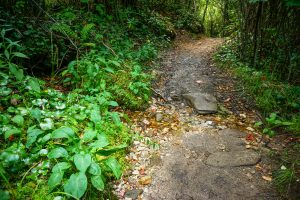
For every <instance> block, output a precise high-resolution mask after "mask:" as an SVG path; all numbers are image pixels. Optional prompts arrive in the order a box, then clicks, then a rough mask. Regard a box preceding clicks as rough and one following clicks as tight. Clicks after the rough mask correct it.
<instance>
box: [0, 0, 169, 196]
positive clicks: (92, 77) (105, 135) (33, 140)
mask: <svg viewBox="0 0 300 200" xmlns="http://www.w3.org/2000/svg"><path fill="white" fill-rule="evenodd" d="M18 2H19V1H18ZM18 6H19V7H18V9H22V8H24V5H23V7H22V5H18ZM145 12H146V11H145ZM19 14H20V13H19ZM4 15H5V16H9V14H8V13H7V12H5V13H4V14H3V13H2V14H1V16H2V17H3V16H4ZM149 15H150V14H149ZM149 15H147V14H144V15H141V13H140V12H139V11H138V10H134V9H131V8H124V9H121V8H120V10H119V12H118V15H116V16H114V15H110V14H108V13H106V11H105V9H104V7H103V5H102V4H97V5H96V9H95V10H94V11H88V10H86V9H83V8H81V9H76V7H68V8H65V9H58V10H55V11H52V12H51V13H50V14H49V13H47V15H45V18H43V19H42V20H45V22H47V23H45V24H43V25H42V26H39V24H37V23H36V22H34V21H29V23H28V24H27V25H26V22H25V20H24V21H22V20H19V21H21V22H20V23H16V21H14V20H15V17H14V16H12V17H9V18H8V19H7V20H6V21H4V22H5V23H4V24H2V25H1V28H2V30H1V42H0V49H1V51H0V64H1V65H0V66H1V72H0V97H1V99H0V103H1V104H0V111H1V113H0V121H1V124H0V149H1V152H0V183H1V184H0V198H1V199H69V198H70V197H72V198H74V199H80V198H84V199H114V198H115V197H114V196H113V194H112V193H111V192H110V190H111V186H110V184H109V183H110V181H112V180H114V179H119V178H120V177H121V176H122V170H124V169H125V168H126V167H127V164H126V161H125V159H124V157H125V154H126V152H127V147H128V146H129V145H130V142H131V138H132V135H133V133H132V132H131V131H130V130H129V128H128V127H127V126H126V125H125V124H124V122H128V121H127V118H126V116H125V115H124V114H123V113H120V112H117V110H122V109H119V107H122V108H123V109H127V108H130V109H143V107H145V106H146V105H147V103H148V100H149V98H150V95H151V93H150V81H151V79H152V76H151V75H150V74H149V73H147V71H148V69H149V68H150V66H151V65H153V63H152V60H153V59H154V58H156V56H157V51H158V48H160V47H162V46H164V45H167V44H168V41H169V40H170V37H173V36H174V33H172V31H173V28H172V24H171V23H170V22H169V19H168V18H165V17H162V16H161V15H159V14H155V13H152V14H151V15H150V16H151V17H150V18H147V17H149ZM49 16H50V17H49ZM23 17H24V16H23ZM24 18H26V16H25V17H24ZM140 25H143V28H142V29H141V28H139V27H140ZM35 27H38V29H37V30H38V32H39V34H38V35H35V33H36V31H35V30H36V29H35ZM18 29H20V30H24V31H27V32H26V33H25V32H24V34H23V35H19V34H18ZM41 30H44V31H41ZM32 38H35V39H34V40H31V39H32ZM36 40H39V41H40V44H38V45H34V44H33V43H32V42H34V41H36ZM39 55H43V58H44V60H45V61H47V62H48V63H46V64H43V62H44V61H43V62H39V63H38V64H37V65H41V66H43V67H44V69H42V70H43V73H45V72H47V71H50V74H51V80H54V82H52V83H51V82H50V83H49V82H45V81H43V80H42V79H41V78H39V77H35V76H31V75H29V74H31V73H33V74H35V75H40V74H43V73H37V72H36V71H35V67H33V66H32V65H33V64H32V63H34V62H35V61H36V57H38V56H39ZM38 68H39V69H40V66H39V67H38ZM48 85H50V86H53V87H55V88H57V87H56V86H57V85H59V86H60V87H58V88H60V89H61V90H56V89H53V87H50V86H48Z"/></svg>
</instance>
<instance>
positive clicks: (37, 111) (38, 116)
mask: <svg viewBox="0 0 300 200" xmlns="http://www.w3.org/2000/svg"><path fill="white" fill-rule="evenodd" d="M30 114H31V116H32V117H33V118H35V119H36V120H38V121H40V120H41V117H42V113H41V110H40V109H38V108H34V109H31V110H30Z"/></svg>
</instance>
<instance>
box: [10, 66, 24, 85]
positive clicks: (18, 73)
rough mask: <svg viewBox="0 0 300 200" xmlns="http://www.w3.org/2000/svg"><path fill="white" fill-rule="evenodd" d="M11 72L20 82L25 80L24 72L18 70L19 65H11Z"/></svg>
mask: <svg viewBox="0 0 300 200" xmlns="http://www.w3.org/2000/svg"><path fill="white" fill-rule="evenodd" d="M9 71H10V72H11V73H12V74H13V75H14V76H15V77H16V79H17V80H18V81H21V80H23V78H24V74H23V70H22V69H18V66H17V65H15V64H13V63H9Z"/></svg>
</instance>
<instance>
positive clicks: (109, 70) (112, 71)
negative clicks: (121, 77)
mask: <svg viewBox="0 0 300 200" xmlns="http://www.w3.org/2000/svg"><path fill="white" fill-rule="evenodd" d="M104 70H105V71H107V72H109V73H112V74H113V73H115V71H114V70H113V68H111V67H106V68H104Z"/></svg>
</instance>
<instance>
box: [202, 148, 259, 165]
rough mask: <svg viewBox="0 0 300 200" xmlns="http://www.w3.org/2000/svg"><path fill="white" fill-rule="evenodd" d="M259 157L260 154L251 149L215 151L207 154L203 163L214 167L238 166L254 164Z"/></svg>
mask: <svg viewBox="0 0 300 200" xmlns="http://www.w3.org/2000/svg"><path fill="white" fill-rule="evenodd" d="M260 159H261V157H260V155H259V154H258V153H256V152H255V151H253V150H244V151H231V152H215V153H212V154H211V155H209V156H208V158H207V160H206V162H205V163H206V164H207V165H210V166H214V167H239V166H251V165H255V164H257V163H258V162H259V161H260Z"/></svg>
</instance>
